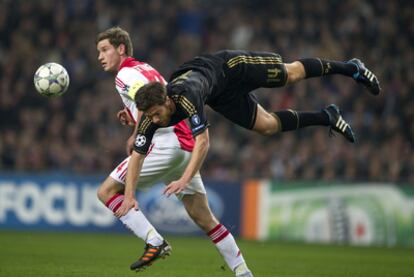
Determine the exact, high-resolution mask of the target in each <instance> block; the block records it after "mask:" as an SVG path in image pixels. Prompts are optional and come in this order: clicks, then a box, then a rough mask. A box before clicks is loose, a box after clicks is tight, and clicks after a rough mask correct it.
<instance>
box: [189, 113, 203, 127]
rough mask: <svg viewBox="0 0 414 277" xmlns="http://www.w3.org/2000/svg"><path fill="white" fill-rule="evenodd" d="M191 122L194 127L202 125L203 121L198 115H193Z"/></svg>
mask: <svg viewBox="0 0 414 277" xmlns="http://www.w3.org/2000/svg"><path fill="white" fill-rule="evenodd" d="M191 122H192V123H193V124H194V125H199V124H200V123H201V120H200V117H199V116H198V115H196V114H195V115H193V116H192V117H191Z"/></svg>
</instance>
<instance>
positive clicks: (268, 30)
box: [0, 0, 414, 245]
mask: <svg viewBox="0 0 414 277" xmlns="http://www.w3.org/2000/svg"><path fill="white" fill-rule="evenodd" d="M413 18H414V6H413V4H412V3H411V2H410V1H408V0H407V1H405V0H395V1H386V0H375V1H374V0H372V1H368V0H365V1H364V0H349V1H340V0H330V1H329V0H313V1H306V0H292V1H275V0H272V1H267V0H263V1H241V0H240V1H238V0H227V1H219V0H181V1H160V0H152V1H132V0H131V1H129V0H118V1H109V0H96V1H93V0H67V1H64V0H39V1H30V0H29V1H23V0H22V1H18V0H1V1H0V38H1V40H0V126H1V127H0V177H1V178H0V181H1V182H0V223H1V224H2V226H3V227H7V228H10V227H16V228H18V227H21V226H23V227H25V228H26V227H27V226H31V227H35V228H46V229H47V228H52V229H53V228H58V227H57V226H60V225H59V224H63V225H64V224H67V225H64V226H66V227H68V226H69V227H70V228H72V229H74V230H75V229H77V228H79V226H83V227H85V226H86V227H88V226H89V227H90V226H91V225H93V226H95V227H97V228H98V227H99V226H112V225H110V224H109V223H111V224H112V223H113V222H114V219H113V218H112V217H111V215H109V217H110V219H107V217H106V218H105V217H102V218H101V219H102V220H101V221H100V220H99V217H96V216H94V214H93V213H91V214H89V213H88V212H85V211H86V210H87V208H85V209H83V208H84V205H83V204H85V205H87V204H86V203H89V202H88V201H95V200H96V196H95V190H96V185H98V184H99V182H100V181H102V180H103V178H105V176H107V175H108V174H109V173H110V172H111V171H112V169H113V168H114V167H115V166H116V165H118V164H119V162H120V161H122V160H123V159H124V157H125V143H126V140H127V138H128V137H129V135H130V134H131V132H132V130H131V129H130V128H129V127H124V126H121V125H120V124H119V122H118V120H117V118H116V112H117V111H118V110H119V109H121V108H122V103H121V100H120V98H119V96H118V94H117V93H116V92H115V84H114V76H112V75H111V74H108V73H105V72H103V71H102V69H101V67H100V65H99V63H98V62H97V56H98V53H97V51H96V45H95V37H96V35H97V34H98V33H99V32H101V31H103V30H105V29H107V28H109V27H112V26H115V25H118V26H121V27H122V28H124V29H126V30H127V31H128V32H129V33H130V35H131V37H132V40H133V44H134V56H135V57H136V58H137V59H139V60H141V61H145V62H148V63H149V64H151V65H152V66H153V67H155V68H156V69H158V70H159V71H160V72H161V73H162V74H163V75H164V76H165V78H166V79H167V78H168V77H169V75H170V74H171V73H172V71H173V70H174V68H175V67H176V66H178V65H179V64H180V63H182V62H184V61H186V60H188V59H190V58H192V57H193V56H196V55H198V54H200V53H204V52H214V51H217V50H221V49H250V50H263V51H273V52H277V53H279V54H281V55H282V57H283V58H284V61H286V62H291V61H295V60H297V59H299V58H304V57H323V58H327V59H333V60H344V61H345V60H349V59H351V58H353V57H358V58H361V59H362V60H363V61H364V62H365V63H366V65H367V66H368V67H369V68H370V69H371V70H372V71H373V72H375V74H376V75H377V76H378V78H379V80H380V82H381V86H382V93H381V95H379V96H377V97H374V96H372V95H370V94H369V93H368V92H367V91H366V90H364V89H363V88H362V87H361V86H358V85H357V84H356V83H355V82H354V81H353V80H351V79H347V78H344V77H342V76H332V77H324V78H322V79H320V78H316V79H311V80H307V81H304V82H301V83H299V84H297V85H294V86H290V87H286V88H278V89H271V90H270V89H260V90H258V91H256V94H257V96H258V98H259V102H260V103H261V104H262V105H263V106H264V107H265V108H267V109H269V110H271V111H276V110H280V109H287V108H292V109H297V110H319V109H322V108H324V107H325V106H326V105H328V104H330V103H335V104H337V105H338V106H339V107H340V108H341V109H342V110H343V113H344V116H345V118H346V119H347V120H348V121H349V122H350V123H351V125H352V126H353V128H354V131H355V132H356V134H357V136H358V140H359V141H358V143H357V144H355V145H351V144H349V143H347V142H346V141H345V140H344V139H343V138H342V137H332V138H331V137H330V136H329V135H328V129H326V128H307V129H303V130H300V131H297V132H290V133H284V134H281V135H278V136H273V137H269V138H263V137H261V136H259V135H257V134H255V133H252V132H249V131H246V130H243V129H241V128H239V127H237V126H235V125H233V124H230V123H229V122H228V121H227V120H226V119H225V118H224V117H222V116H220V115H218V114H216V113H214V112H212V111H209V112H208V118H209V121H210V123H211V128H210V134H211V148H210V152H209V154H208V156H207V158H206V161H205V163H204V166H203V168H202V175H203V177H204V180H206V184H207V186H208V187H209V188H210V189H211V190H212V191H216V192H217V195H215V194H214V193H215V192H212V193H211V195H210V196H211V199H212V200H211V199H210V200H211V201H213V202H214V201H215V204H213V206H214V207H213V209H215V212H217V213H221V214H223V215H226V213H228V214H227V215H226V216H225V217H224V218H223V219H222V221H223V222H224V223H228V222H232V223H231V224H232V226H233V227H232V228H233V229H232V230H233V232H234V233H235V234H240V235H242V236H243V237H245V238H282V239H293V240H301V241H330V242H338V241H339V242H348V241H350V242H355V243H360V244H388V245H395V244H397V243H399V242H401V243H403V244H406V245H414V240H413V237H414V236H413V234H414V228H413V226H414V223H413V222H414V199H413V195H414V190H413V189H412V188H413V186H412V184H414V155H413V154H414V151H413V146H414V121H413V119H414V94H413V93H412V90H413V88H414V70H412V67H413V64H414V51H413V45H414V44H413V43H414V20H413ZM52 61H53V62H58V63H61V64H62V65H64V66H65V67H66V69H67V70H68V72H69V75H70V78H71V85H70V87H69V90H68V91H67V92H66V94H65V95H63V96H62V97H59V98H56V99H47V98H44V97H42V96H40V95H39V94H38V93H36V91H35V89H34V85H33V74H34V72H35V71H36V69H37V68H38V67H39V66H40V65H41V64H44V63H46V62H52ZM90 175H94V176H98V177H96V178H92V179H88V178H89V177H85V176H90ZM39 176H40V177H39ZM74 176H81V177H79V178H80V179H74V178H75V177H74ZM76 178H78V177H76ZM248 180H254V181H252V182H250V181H248ZM28 182H29V185H28ZM33 182H34V184H35V185H33V186H31V185H32V184H33ZM56 182H60V183H61V184H63V185H62V186H55V187H54V185H56ZM85 182H86V183H87V184H89V183H92V184H93V185H95V186H91V187H89V186H88V185H85ZM51 183H52V184H51ZM298 183H299V185H298ZM73 184H76V185H73ZM223 184H225V185H226V186H223ZM320 184H322V185H323V187H322V188H321V187H320V186H319V185H320ZM336 184H339V185H338V187H332V186H333V185H336ZM410 184H411V185H410ZM296 186H300V187H301V188H302V190H301V191H302V192H304V193H305V194H295V193H294V192H291V191H290V190H289V189H290V188H294V187H296ZM223 187H224V190H226V191H225V192H223ZM51 188H53V190H52V189H51ZM157 189H159V188H157ZM331 189H332V190H331ZM307 190H309V191H308V192H309V194H306V191H307ZM52 192H53V193H52ZM311 192H316V195H319V196H318V197H319V198H315V199H314V200H312V201H313V202H312V201H311V200H309V199H310V198H309V197H310V195H314V196H315V194H312V193H311ZM43 193H49V194H50V195H52V196H53V197H54V198H53V197H52V196H51V197H52V198H50V199H52V200H50V199H49V202H48V203H49V208H50V209H52V210H53V211H54V213H48V212H47V211H49V210H42V209H46V208H44V206H42V205H40V204H39V206H36V203H37V202H36V201H39V202H41V201H42V198H41V196H39V195H42V194H43ZM157 193H158V194H157ZM159 193H160V191H159V190H157V191H155V192H154V194H153V195H157V196H155V197H156V198H157V197H158V198H159V197H160V196H159ZM284 193H285V194H284ZM286 193H287V194H286ZM290 193H292V194H290ZM73 195H74V196H73ZM252 195H255V197H253V196H252ZM72 196H73V197H75V198H73V199H75V200H73V199H72V198H70V197H72ZM216 196H217V197H216ZM284 196H289V197H293V198H294V199H296V200H297V202H295V201H293V200H292V199H293V198H289V197H287V198H286V197H284ZM230 197H235V198H234V202H228V201H229V199H230ZM261 197H267V198H266V199H267V200H268V201H267V202H266V201H264V202H263V201H261V200H263V198H261ZM315 197H316V196H315ZM358 197H359V198H358ZM361 197H362V198H361ZM364 197H365V198H364ZM70 199H72V200H73V201H75V202H74V203H75V204H73V205H72V204H70V203H72V202H70V201H72V200H70ZM76 199H78V200H76ZM79 199H81V200H79ZM82 199H86V200H82ZM214 199H216V200H214ZM217 199H218V200H217ZM231 199H233V198H231ZM287 199H290V201H293V202H289V201H287ZM19 201H20V202H19ZM65 201H66V202H65ZM76 201H78V202H79V203H78V202H76ZM140 201H142V203H146V202H145V199H143V200H140ZM232 201H233V200H232ZM306 201H308V202H306ZM309 201H311V202H312V203H313V204H312V203H311V202H309ZM150 202H151V201H148V203H150ZM5 203H6V204H5ZM68 203H69V204H68ZM76 203H77V204H76ZM229 203H230V204H232V205H230V204H229ZM258 203H268V206H266V207H263V206H260V207H259V208H258V205H259V204H258ZM304 203H306V205H305V204H304ZM71 205H72V206H71ZM149 205H150V204H149ZM295 205H296V206H295ZM300 205H305V206H300ZM312 205H313V207H314V209H315V213H313V214H311V212H309V214H308V215H309V216H308V217H306V218H302V217H298V218H295V219H294V215H293V214H290V213H284V211H285V210H284V209H288V208H289V209H290V208H291V207H296V208H298V209H299V210H300V211H304V210H307V211H310V210H312V209H311V208H310V207H311V206H312ZM79 206H80V207H82V208H79ZM144 206H145V205H144ZM228 206H231V207H228ZM37 207H38V209H39V210H36V211H37V212H33V210H34V209H35V208H37ZM252 207H255V208H254V209H253V214H252V213H249V215H250V218H246V217H245V216H244V215H243V214H245V213H244V212H243V211H246V210H248V209H250V208H252ZM320 207H323V209H322V210H318V209H319V208H320ZM95 208H96V207H93V208H91V209H95ZM101 208H102V209H103V206H102V207H101ZM62 209H68V210H69V211H76V209H79V211H80V212H84V214H85V218H89V219H79V218H78V217H77V214H76V213H75V212H74V213H73V214H72V213H70V212H69V215H65V216H63V215H62V216H61V217H59V216H60V214H59V213H58V212H59V211H61V210H62ZM71 209H72V210H71ZM148 209H151V207H150V206H148ZM231 209H233V210H231ZM263 209H265V210H266V212H264V211H263ZM168 210H169V209H165V212H168ZM230 210H231V211H230ZM41 211H43V212H41ZM170 211H171V210H170ZM250 211H251V210H250ZM149 213H150V212H149ZM80 214H82V213H80ZM159 214H160V213H158V215H159ZM264 214H265V215H266V216H265V217H264V216H263V215H264ZM87 216H89V217H87ZM301 216H303V213H302V214H301ZM164 219H167V217H165V218H163V217H162V216H161V217H160V218H158V219H154V220H155V221H157V220H158V223H159V224H161V225H162V224H164V223H165V221H163V220H164ZM227 219H228V220H229V221H228V222H227ZM288 219H292V220H290V221H289V220H288ZM82 220H83V221H82ZM88 220H89V221H88ZM105 220H106V221H105ZM295 220H296V221H295ZM294 221H295V222H294ZM108 222H109V223H108ZM258 222H261V223H263V222H267V223H266V224H267V225H266V224H265V225H263V224H262V225H260V226H267V227H265V228H264V229H260V230H258V229H255V228H253V229H252V228H251V227H249V226H252V225H253V224H258ZM292 222H293V223H292ZM338 222H339V223H338ZM88 224H89V225H88ZM105 224H106V225H105ZM108 224H109V225H108ZM289 224H290V225H289ZM295 224H296V225H295ZM399 224H400V225H399ZM63 225H62V226H63ZM158 226H159V225H158ZM171 226H173V225H171ZM171 226H169V227H168V228H170V229H168V228H167V229H166V230H167V231H168V230H170V231H171V230H176V229H174V228H176V226H177V225H175V227H174V226H173V227H171ZM283 226H285V227H286V226H290V227H286V228H284V227H283ZM292 226H293V227H292ZM338 226H339V227H338ZM401 226H403V227H401ZM0 227H1V225H0ZM69 227H68V228H69ZM117 228H118V229H122V226H118V227H117ZM292 228H293V229H295V228H296V229H295V230H297V232H296V233H295V232H292ZM162 231H164V229H163V230H162Z"/></svg>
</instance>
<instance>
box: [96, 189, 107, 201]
mask: <svg viewBox="0 0 414 277" xmlns="http://www.w3.org/2000/svg"><path fill="white" fill-rule="evenodd" d="M96 195H97V196H98V199H99V200H100V201H101V202H102V203H104V204H105V203H106V202H107V201H108V200H109V191H108V189H106V188H105V187H104V186H103V185H101V186H100V187H99V188H98V191H97V192H96Z"/></svg>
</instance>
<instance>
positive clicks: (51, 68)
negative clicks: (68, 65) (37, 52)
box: [34, 63, 69, 97]
mask: <svg viewBox="0 0 414 277" xmlns="http://www.w3.org/2000/svg"><path fill="white" fill-rule="evenodd" d="M34 85H35V87H36V90H37V91H38V92H39V93H40V94H41V95H44V96H47V97H55V96H60V95H62V94H64V93H65V92H66V90H67V89H68V87H69V75H68V72H67V71H66V69H65V68H64V67H63V66H61V65H60V64H58V63H46V64H44V65H42V66H40V67H39V68H38V69H37V71H36V73H35V75H34Z"/></svg>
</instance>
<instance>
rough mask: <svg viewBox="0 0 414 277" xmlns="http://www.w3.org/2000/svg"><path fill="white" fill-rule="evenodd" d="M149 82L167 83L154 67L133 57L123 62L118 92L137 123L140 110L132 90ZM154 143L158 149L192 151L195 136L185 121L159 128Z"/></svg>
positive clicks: (116, 81) (117, 83)
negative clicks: (177, 148) (171, 148)
mask: <svg viewBox="0 0 414 277" xmlns="http://www.w3.org/2000/svg"><path fill="white" fill-rule="evenodd" d="M149 82H161V83H163V84H166V83H167V82H166V81H165V79H164V78H163V77H162V76H161V74H160V73H159V72H158V71H157V70H155V69H154V68H153V67H152V66H150V65H149V64H147V63H143V62H140V61H137V60H135V59H134V58H131V57H129V58H126V59H125V60H124V61H123V62H122V64H121V66H120V68H119V71H118V74H117V75H116V77H115V87H116V90H117V91H118V93H119V95H120V96H121V99H122V102H123V103H124V105H125V107H126V108H127V110H128V113H129V115H130V116H131V118H133V119H134V121H135V123H136V121H137V117H138V109H137V106H136V104H135V101H134V97H135V93H136V89H131V88H134V86H135V87H136V86H143V85H145V84H147V83H149ZM152 143H153V145H154V146H156V147H158V148H170V147H177V146H179V147H181V148H182V149H184V150H186V151H192V150H193V147H194V139H193V136H192V134H191V131H190V129H189V128H188V125H187V123H186V122H185V121H181V122H180V123H178V124H177V125H174V126H171V127H167V128H159V129H158V130H157V131H156V132H155V134H154V137H153V139H152Z"/></svg>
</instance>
